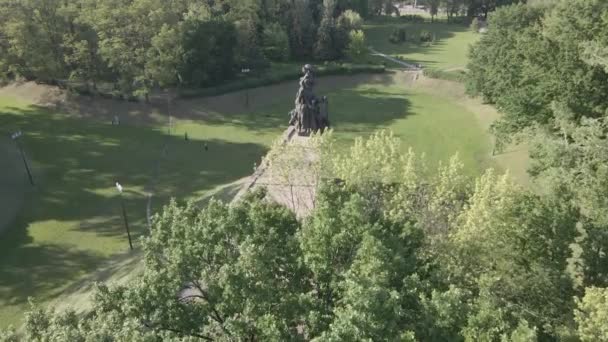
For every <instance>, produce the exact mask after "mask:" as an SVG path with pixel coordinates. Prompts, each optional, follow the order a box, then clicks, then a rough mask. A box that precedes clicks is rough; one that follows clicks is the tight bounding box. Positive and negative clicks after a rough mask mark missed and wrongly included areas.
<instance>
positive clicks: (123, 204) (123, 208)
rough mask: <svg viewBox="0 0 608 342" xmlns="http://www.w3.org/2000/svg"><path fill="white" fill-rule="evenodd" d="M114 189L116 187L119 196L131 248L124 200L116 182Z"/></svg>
mask: <svg viewBox="0 0 608 342" xmlns="http://www.w3.org/2000/svg"><path fill="white" fill-rule="evenodd" d="M116 189H118V194H119V196H120V206H121V207H122V218H123V219H124V221H125V229H126V231H127V236H128V237H129V247H131V250H133V243H132V242H131V232H130V231H129V221H128V220H127V209H126V208H125V200H124V199H123V197H122V185H120V183H118V182H116Z"/></svg>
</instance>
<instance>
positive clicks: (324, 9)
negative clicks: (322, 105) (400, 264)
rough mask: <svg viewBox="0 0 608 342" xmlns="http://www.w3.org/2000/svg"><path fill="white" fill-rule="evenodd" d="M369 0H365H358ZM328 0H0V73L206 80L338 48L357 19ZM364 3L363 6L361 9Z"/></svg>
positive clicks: (129, 88)
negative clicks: (243, 69) (271, 62)
mask: <svg viewBox="0 0 608 342" xmlns="http://www.w3.org/2000/svg"><path fill="white" fill-rule="evenodd" d="M364 5H365V6H367V2H365V3H364ZM361 6H362V4H360V3H351V2H345V1H342V2H336V1H334V0H326V1H325V2H323V1H322V0H293V1H292V0H271V1H254V0H223V1H199V0H172V1H164V0H126V1H125V0H74V1H60V0H23V1H13V0H0V77H3V78H14V77H24V78H26V79H35V80H41V81H57V80H67V79H71V80H75V81H80V82H84V83H87V84H89V83H90V84H91V86H92V87H95V86H96V85H97V84H98V83H100V82H103V83H112V84H114V85H115V87H116V88H117V89H120V90H122V91H123V92H125V93H136V94H138V95H147V94H148V93H150V91H151V90H152V89H153V88H154V87H174V86H195V87H198V86H209V85H213V84H217V83H218V82H221V81H223V80H226V79H230V78H232V77H234V76H235V74H236V73H238V72H239V71H240V70H241V69H242V68H249V69H255V70H258V69H260V68H264V67H266V66H268V65H269V62H270V61H287V60H289V59H295V60H310V59H312V58H315V59H317V60H323V61H324V60H334V59H338V58H342V57H343V56H344V54H345V50H346V47H347V46H348V42H349V33H350V31H351V30H352V29H356V28H358V26H360V24H361V17H360V16H359V14H358V13H357V12H355V11H352V10H351V8H354V7H361ZM366 12H367V11H366Z"/></svg>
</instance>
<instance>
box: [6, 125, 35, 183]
mask: <svg viewBox="0 0 608 342" xmlns="http://www.w3.org/2000/svg"><path fill="white" fill-rule="evenodd" d="M21 135H22V133H21V131H19V132H17V133H15V134H13V135H12V136H11V138H12V139H13V140H15V144H17V148H18V149H19V154H21V159H22V160H23V165H24V166H25V171H26V172H27V177H28V178H29V180H30V184H31V185H34V177H32V171H31V170H30V165H29V164H28V163H27V158H26V157H25V152H23V147H22V146H21V144H20V143H19V137H21Z"/></svg>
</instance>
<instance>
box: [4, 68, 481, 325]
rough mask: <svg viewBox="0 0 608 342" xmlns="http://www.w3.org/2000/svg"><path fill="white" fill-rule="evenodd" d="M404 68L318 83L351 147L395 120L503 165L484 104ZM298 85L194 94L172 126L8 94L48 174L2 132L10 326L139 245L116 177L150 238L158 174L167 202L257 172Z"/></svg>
mask: <svg viewBox="0 0 608 342" xmlns="http://www.w3.org/2000/svg"><path fill="white" fill-rule="evenodd" d="M403 75H404V74H402V73H397V74H385V75H370V76H365V75H360V76H351V77H347V76H343V77H329V78H321V79H319V80H318V85H319V86H318V89H317V93H318V94H319V95H327V96H328V97H329V100H330V115H331V117H330V119H331V120H332V122H333V124H334V128H335V131H336V137H337V139H338V140H339V143H340V145H342V146H346V145H347V144H348V143H349V142H352V140H353V139H354V138H355V137H357V136H366V135H369V134H371V133H372V132H373V131H375V130H377V129H382V128H388V129H391V130H393V131H394V132H395V134H396V135H398V136H399V137H401V138H402V139H403V141H404V144H403V148H404V149H407V148H408V147H409V146H412V147H413V148H414V149H415V150H416V151H417V152H419V153H423V152H424V153H426V155H427V159H428V160H429V161H430V163H431V164H433V163H436V162H438V161H440V160H447V158H449V157H450V156H451V155H453V154H454V153H459V154H460V156H461V159H462V160H463V161H464V162H465V165H466V170H467V173H469V174H471V175H476V174H478V173H479V172H480V171H481V170H482V169H483V168H485V167H487V166H489V165H491V164H492V163H491V162H490V161H489V159H488V157H489V146H490V142H489V137H488V136H487V133H486V132H485V131H484V130H483V129H482V128H481V127H480V125H479V124H478V122H477V119H476V117H475V116H474V114H472V113H470V112H468V111H467V110H466V109H464V108H463V107H461V106H460V105H459V104H458V103H456V102H454V100H452V99H450V98H448V97H446V96H443V95H442V94H441V93H435V92H433V91H432V89H431V90H429V89H424V88H417V87H415V86H414V87H412V86H411V84H409V83H408V82H407V80H406V77H404V76H403ZM295 92H296V82H290V83H286V84H281V85H276V86H270V87H266V88H260V89H252V90H250V91H242V92H237V93H232V94H227V95H224V96H221V97H217V98H209V99H203V100H188V101H183V103H182V104H180V106H182V108H186V107H190V108H191V109H193V111H192V112H193V113H196V112H197V111H199V112H205V113H206V114H204V115H199V116H192V117H189V116H187V115H184V116H182V119H180V120H174V125H173V127H172V135H171V136H168V135H167V127H166V126H164V125H161V124H157V123H154V122H149V123H148V124H141V122H140V123H139V124H138V125H134V124H133V125H130V124H126V123H122V124H121V125H120V126H111V125H110V124H109V122H108V120H106V119H103V120H102V119H99V118H95V117H93V118H87V119H84V118H79V117H75V116H70V115H66V114H62V113H59V112H55V111H50V110H46V109H43V108H40V107H36V106H33V105H29V104H27V103H25V102H18V101H15V100H13V99H9V98H0V136H3V137H6V136H7V135H8V134H9V133H10V132H12V131H14V130H17V129H21V130H22V131H23V132H24V133H25V136H24V137H23V146H24V149H25V151H26V152H27V154H28V157H29V159H30V160H32V166H33V169H34V177H35V180H36V184H37V185H36V186H35V187H33V188H32V187H30V186H29V185H28V184H27V178H26V177H25V175H24V172H23V166H22V164H21V160H20V159H19V157H18V153H17V152H16V149H15V147H14V144H13V142H11V141H10V140H9V139H5V140H1V141H0V153H3V154H4V155H0V160H3V161H7V160H8V164H9V165H8V167H6V168H5V167H4V166H3V167H2V176H3V177H4V178H6V179H7V180H9V181H6V182H5V183H6V184H9V183H10V184H11V186H10V187H8V191H7V192H9V193H10V195H9V196H10V198H8V197H6V196H4V197H2V196H0V201H3V202H7V201H8V202H10V203H13V205H12V206H10V205H9V206H2V207H0V217H1V218H2V219H3V220H4V221H2V220H0V222H7V221H8V220H10V223H8V224H5V228H7V230H6V231H5V232H4V233H3V234H2V235H1V238H0V326H6V325H8V324H11V323H12V324H15V323H18V322H19V320H20V319H21V314H22V313H23V311H24V310H25V309H26V307H27V297H28V296H33V297H36V300H37V301H38V302H40V303H48V302H50V301H53V300H55V301H56V300H57V298H58V297H59V296H60V295H61V296H63V295H65V293H64V292H69V291H71V290H69V289H71V288H73V286H74V284H75V283H78V282H79V280H82V279H84V278H85V277H88V276H90V275H91V274H93V273H95V272H96V271H98V270H99V269H100V268H102V267H103V265H106V264H107V263H108V261H109V260H112V258H113V257H115V256H117V255H120V254H121V253H124V252H125V251H127V249H128V243H127V240H126V236H125V234H124V228H123V225H122V221H121V217H120V206H119V198H118V197H117V193H116V190H115V188H114V181H115V180H116V179H119V180H120V182H121V183H122V184H123V186H124V187H125V189H126V193H125V198H126V203H127V209H128V213H129V220H130V223H131V227H132V231H133V233H134V235H135V237H139V236H141V235H142V234H144V233H145V231H146V220H145V212H146V193H147V191H148V190H149V189H150V185H151V184H154V186H153V189H154V192H155V196H154V200H153V204H154V208H153V209H158V208H159V207H160V205H162V204H163V203H166V201H167V200H168V199H169V198H170V197H172V196H175V197H178V198H180V199H185V198H201V197H203V196H204V195H205V194H207V193H208V192H210V191H213V190H215V189H218V188H219V187H221V186H223V185H225V184H228V183H231V182H233V181H235V180H237V179H239V178H242V177H244V176H246V175H249V174H250V173H251V171H252V167H253V163H254V162H258V163H259V159H260V157H261V156H262V155H264V153H265V152H266V150H267V148H268V146H269V145H270V143H271V142H272V141H273V139H275V138H277V137H278V136H279V135H280V134H281V132H282V131H283V129H284V128H285V125H286V121H287V112H288V111H289V110H290V109H291V108H292V107H293V96H294V95H295ZM245 98H249V102H248V106H247V107H248V108H247V107H246V106H245V103H247V102H245V101H244V99H245ZM176 108H179V107H178V106H177V105H176ZM132 115H139V114H137V113H132ZM134 122H138V121H137V120H135V121H134ZM185 132H187V133H188V137H189V141H185V139H184V133H185ZM204 142H206V143H208V145H209V151H204V148H203V146H204ZM165 144H167V146H168V149H167V150H168V154H166V155H165V154H162V153H161V150H162V147H163V146H164V145H165ZM3 165H4V164H3ZM157 165H158V171H157ZM5 170H6V171H5ZM154 180H156V181H154ZM0 185H3V183H0ZM224 189H225V188H224ZM2 192H3V194H4V193H6V192H5V188H4V187H3V191H2ZM11 198H14V199H15V202H12V200H11ZM20 198H21V199H20ZM19 204H21V205H20V206H19ZM15 211H16V216H15V215H14V214H15ZM87 279H88V278H87ZM76 302H77V301H76Z"/></svg>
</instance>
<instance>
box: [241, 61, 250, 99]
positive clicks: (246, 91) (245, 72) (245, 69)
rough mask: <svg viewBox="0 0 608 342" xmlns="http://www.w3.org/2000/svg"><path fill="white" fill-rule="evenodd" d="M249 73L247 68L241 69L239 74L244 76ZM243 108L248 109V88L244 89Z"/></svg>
mask: <svg viewBox="0 0 608 342" xmlns="http://www.w3.org/2000/svg"><path fill="white" fill-rule="evenodd" d="M249 72H251V69H249V68H244V69H241V73H242V74H244V75H247V74H249ZM245 108H247V109H249V88H247V89H245Z"/></svg>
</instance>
